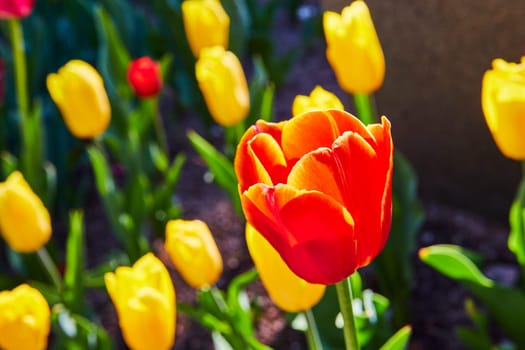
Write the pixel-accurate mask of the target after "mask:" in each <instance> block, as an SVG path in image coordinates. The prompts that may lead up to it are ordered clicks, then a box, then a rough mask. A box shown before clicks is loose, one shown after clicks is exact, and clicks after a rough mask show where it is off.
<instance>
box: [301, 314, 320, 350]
mask: <svg viewBox="0 0 525 350" xmlns="http://www.w3.org/2000/svg"><path fill="white" fill-rule="evenodd" d="M304 315H305V317H306V323H307V324H308V328H307V329H306V340H307V342H308V349H310V350H322V349H323V343H322V342H321V337H320V336H319V330H318V329H317V324H316V322H315V317H314V314H313V312H312V309H308V310H306V311H305V312H304Z"/></svg>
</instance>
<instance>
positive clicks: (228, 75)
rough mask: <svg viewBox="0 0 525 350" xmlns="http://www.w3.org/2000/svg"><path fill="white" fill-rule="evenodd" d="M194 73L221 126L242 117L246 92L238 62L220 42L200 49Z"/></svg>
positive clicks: (247, 97)
mask: <svg viewBox="0 0 525 350" xmlns="http://www.w3.org/2000/svg"><path fill="white" fill-rule="evenodd" d="M195 75H196V77H197V81H198V83H199V87H200V89H201V91H202V94H203V95H204V100H205V101H206V105H207V106H208V110H209V111H210V113H211V116H212V117H213V119H214V120H215V121H216V122H217V123H218V124H219V125H222V126H233V125H236V124H238V123H239V122H241V121H242V120H244V118H246V116H247V115H248V112H249V110H250V92H249V91H248V83H247V82H246V77H245V75H244V71H243V69H242V66H241V62H239V59H238V58H237V56H235V54H234V53H233V52H231V51H226V50H224V48H223V47H221V46H214V47H207V48H204V49H202V51H201V56H200V58H199V59H198V60H197V63H196V64H195Z"/></svg>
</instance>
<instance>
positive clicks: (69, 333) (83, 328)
mask: <svg viewBox="0 0 525 350" xmlns="http://www.w3.org/2000/svg"><path fill="white" fill-rule="evenodd" d="M51 320H52V325H53V329H54V331H53V334H54V335H55V336H56V338H55V346H54V348H55V349H64V350H66V349H67V350H71V349H73V350H75V349H78V350H111V349H113V344H112V343H111V339H110V337H109V335H108V334H107V332H106V331H105V330H104V329H103V328H102V327H100V326H98V325H97V324H95V323H93V322H91V321H90V320H88V319H86V318H84V317H82V316H80V315H78V314H75V313H72V312H71V311H70V310H68V309H67V308H66V307H65V306H64V305H62V304H56V305H54V306H53V309H52V313H51Z"/></svg>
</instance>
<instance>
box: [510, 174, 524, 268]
mask: <svg viewBox="0 0 525 350" xmlns="http://www.w3.org/2000/svg"><path fill="white" fill-rule="evenodd" d="M524 201H525V180H523V181H522V182H521V184H520V187H519V189H518V194H517V198H516V199H515V200H514V202H513V203H512V206H511V208H510V213H509V221H510V234H509V239H508V246H509V249H510V251H511V252H513V253H514V255H516V258H517V260H518V262H519V264H520V265H521V266H525V208H524V207H525V203H524Z"/></svg>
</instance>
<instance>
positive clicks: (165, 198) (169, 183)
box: [151, 153, 186, 232]
mask: <svg viewBox="0 0 525 350" xmlns="http://www.w3.org/2000/svg"><path fill="white" fill-rule="evenodd" d="M185 162H186V155H185V154H184V153H179V154H177V156H176V157H175V159H174V160H173V161H172V162H171V164H170V165H169V167H168V168H167V169H166V170H165V171H164V172H163V174H164V179H163V182H162V183H161V185H159V187H157V188H156V189H155V191H154V192H153V195H152V200H153V203H152V205H151V214H152V215H153V221H154V222H155V223H158V226H157V228H156V230H155V232H163V230H164V227H165V225H166V222H167V221H168V220H171V219H175V218H177V217H179V215H180V208H179V207H178V206H177V205H176V204H175V203H173V202H174V201H173V199H172V198H173V193H174V191H175V186H177V183H178V181H179V177H180V173H181V171H182V167H183V165H184V163H185Z"/></svg>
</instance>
